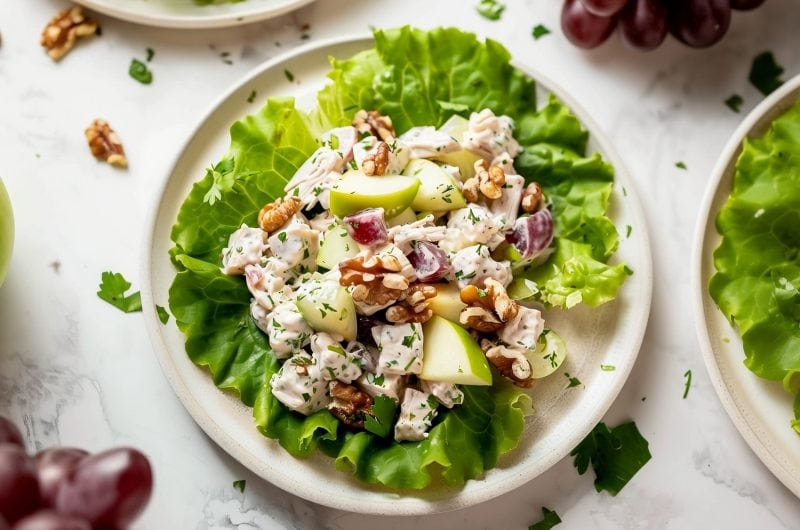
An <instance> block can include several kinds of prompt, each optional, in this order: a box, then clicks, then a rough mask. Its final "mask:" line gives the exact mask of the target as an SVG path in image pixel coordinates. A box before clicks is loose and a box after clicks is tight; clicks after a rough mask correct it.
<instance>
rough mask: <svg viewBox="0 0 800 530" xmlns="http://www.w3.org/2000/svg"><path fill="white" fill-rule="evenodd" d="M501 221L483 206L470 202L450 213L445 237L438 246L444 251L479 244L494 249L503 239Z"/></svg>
mask: <svg viewBox="0 0 800 530" xmlns="http://www.w3.org/2000/svg"><path fill="white" fill-rule="evenodd" d="M505 228H506V226H505V223H504V222H503V221H498V219H497V218H495V216H494V215H492V212H490V211H489V210H488V209H487V208H486V207H485V206H482V205H480V204H475V203H471V204H469V205H467V207H466V208H461V209H458V210H455V211H453V212H451V213H450V220H449V221H448V222H447V233H446V235H445V238H444V239H443V240H441V241H440V242H439V247H441V248H442V250H444V251H445V252H456V251H458V250H461V249H463V248H466V247H469V246H472V245H476V244H481V245H487V246H488V247H489V249H490V250H494V249H495V248H497V246H498V245H499V244H500V243H502V242H503V241H504V240H505V235H504V234H503V230H504V229H505Z"/></svg>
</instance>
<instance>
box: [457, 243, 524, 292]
mask: <svg viewBox="0 0 800 530" xmlns="http://www.w3.org/2000/svg"><path fill="white" fill-rule="evenodd" d="M450 261H451V263H452V264H453V269H454V270H455V273H454V277H455V280H456V282H458V287H459V288H460V289H463V288H464V287H466V286H467V285H477V286H479V287H480V286H482V285H483V282H484V280H486V279H487V278H494V279H495V280H497V281H498V282H500V283H501V284H503V287H507V286H508V284H510V283H511V280H512V279H513V277H512V276H511V263H510V262H509V261H507V260H503V261H495V260H494V258H492V256H491V254H490V252H489V247H487V246H486V245H475V246H472V247H467V248H465V249H463V250H459V251H458V252H456V253H455V254H454V255H453V257H452V258H451V259H450Z"/></svg>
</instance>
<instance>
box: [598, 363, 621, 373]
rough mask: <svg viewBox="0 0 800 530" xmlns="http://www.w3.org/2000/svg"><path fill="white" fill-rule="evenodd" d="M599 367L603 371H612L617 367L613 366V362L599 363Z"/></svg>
mask: <svg viewBox="0 0 800 530" xmlns="http://www.w3.org/2000/svg"><path fill="white" fill-rule="evenodd" d="M600 369H601V370H602V371H604V372H613V371H614V370H616V369H617V367H616V366H614V365H613V364H601V365H600Z"/></svg>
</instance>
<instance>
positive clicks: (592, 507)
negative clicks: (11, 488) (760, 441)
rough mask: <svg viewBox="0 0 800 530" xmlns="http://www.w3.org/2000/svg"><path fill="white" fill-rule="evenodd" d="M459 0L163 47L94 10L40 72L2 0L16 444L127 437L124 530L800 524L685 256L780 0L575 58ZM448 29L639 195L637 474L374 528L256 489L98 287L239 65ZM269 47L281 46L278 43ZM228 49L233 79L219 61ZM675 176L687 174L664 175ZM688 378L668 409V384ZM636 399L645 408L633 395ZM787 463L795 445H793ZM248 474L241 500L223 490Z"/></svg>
mask: <svg viewBox="0 0 800 530" xmlns="http://www.w3.org/2000/svg"><path fill="white" fill-rule="evenodd" d="M474 3H476V2H473V1H472V0H462V1H458V0H451V1H438V2H432V1H430V0H404V1H403V2H389V1H386V0H384V1H381V2H378V1H374V0H373V1H370V0H319V1H318V2H317V3H316V4H315V5H312V6H310V7H308V8H305V9H303V10H301V11H299V12H297V13H295V14H293V15H289V16H286V17H282V18H279V19H276V20H274V21H272V22H269V23H264V24H257V25H253V26H248V27H244V28H239V29H233V30H219V31H210V32H176V31H167V30H155V29H148V28H143V27H139V26H134V25H130V24H126V23H122V22H118V21H114V20H110V19H106V18H104V17H100V20H101V22H102V26H103V36H102V37H101V38H99V39H95V40H94V41H93V42H90V43H87V44H86V45H81V46H80V47H79V48H78V49H77V50H75V51H74V52H73V53H72V54H70V55H69V56H67V57H66V58H65V60H63V61H62V62H61V63H59V64H54V63H53V62H52V61H50V59H49V58H47V57H46V55H45V54H44V53H43V51H42V50H41V48H40V47H39V45H38V35H39V32H40V30H41V28H42V26H43V24H44V22H45V21H46V20H47V19H48V18H49V17H50V16H51V15H52V14H53V13H54V12H55V11H56V10H57V9H60V8H61V7H63V5H64V4H63V3H62V2H60V1H58V0H4V1H3V2H0V34H2V46H1V47H0V154H2V157H0V176H1V177H2V178H3V179H4V180H5V182H6V185H7V187H8V189H9V192H10V195H11V197H12V201H13V204H14V207H15V210H16V221H17V243H16V249H15V253H14V258H13V262H12V265H11V270H10V275H9V278H8V281H7V282H6V284H5V285H4V286H3V288H2V289H1V290H0V337H2V342H0V413H2V414H6V415H10V416H11V417H12V418H13V419H14V420H16V421H17V422H20V423H22V424H24V428H25V435H26V437H27V440H28V443H29V446H30V448H32V449H33V448H40V447H44V446H49V445H52V444H68V445H79V446H84V447H87V448H89V449H94V450H98V449H101V448H104V447H108V446H110V445H112V444H131V445H135V446H137V447H140V448H142V449H143V450H144V451H146V452H147V453H148V454H149V455H150V457H151V459H152V461H153V463H154V465H155V470H156V479H157V487H156V491H155V496H154V498H153V501H152V503H151V505H150V506H149V508H148V510H147V512H146V513H145V515H144V517H143V518H142V519H141V520H140V521H139V523H138V524H137V528H140V529H195V528H196V529H202V530H207V529H212V528H213V529H218V528H237V529H239V530H245V529H248V530H250V529H278V528H299V529H311V528H330V529H348V530H362V529H364V530H366V529H371V528H375V527H380V528H384V529H406V528H409V529H410V528H414V529H416V530H427V529H434V528H435V529H441V530H446V529H465V528H491V529H503V530H504V529H522V528H527V525H528V524H530V523H532V522H534V521H536V520H538V519H539V507H540V506H542V505H545V506H549V507H551V508H555V509H556V510H557V511H558V513H559V514H560V515H561V517H562V519H563V520H564V524H563V525H562V526H561V527H560V528H601V529H615V528H623V529H635V528H647V529H650V528H675V529H694V528H729V529H739V528H741V529H749V528H759V529H762V530H768V529H773V528H774V529H782V528H787V529H790V528H798V527H800V501H798V499H797V498H795V497H794V496H793V495H792V494H791V493H789V491H788V490H787V489H785V488H784V487H783V486H782V485H781V484H780V483H779V482H778V481H777V480H775V479H774V478H773V477H772V475H771V474H770V473H769V471H768V470H767V469H766V468H765V467H764V466H763V465H762V464H761V463H760V462H759V461H758V460H757V459H756V457H755V456H754V455H753V453H752V452H751V451H750V449H749V448H748V447H747V446H746V445H745V443H744V442H743V441H742V439H741V438H740V436H739V435H738V432H737V431H736V430H735V429H734V427H733V424H732V423H731V422H730V420H729V419H728V418H727V416H726V415H725V413H724V411H723V409H722V407H721V405H720V404H719V402H718V400H717V397H716V395H715V394H714V392H713V389H712V388H711V385H710V382H709V380H708V377H707V375H706V373H705V368H704V366H703V363H702V360H701V357H700V354H699V351H698V345H697V342H696V339H695V335H694V327H693V323H692V315H691V311H690V292H689V270H688V269H689V265H688V264H689V252H690V251H689V249H690V239H691V235H692V232H693V229H694V223H695V218H696V214H697V208H698V205H699V203H700V196H701V194H702V191H703V189H704V187H705V183H706V181H707V177H708V174H709V171H710V169H711V167H712V165H713V163H714V161H715V159H716V156H717V154H718V152H719V151H720V150H721V148H722V146H723V144H724V143H725V141H726V139H727V137H728V135H729V134H730V133H731V132H732V131H733V129H734V128H735V126H736V125H737V123H738V121H739V120H740V119H741V118H742V115H739V114H735V113H733V112H731V111H730V110H729V109H728V108H727V107H725V106H724V105H723V103H722V102H723V100H724V99H725V98H726V97H728V96H729V95H730V94H732V93H734V92H735V93H739V94H741V95H742V96H744V98H745V105H744V108H743V112H746V111H747V110H749V109H750V108H752V107H753V106H754V105H755V104H756V103H757V101H759V100H760V96H759V95H758V94H757V93H756V91H755V89H753V88H752V87H751V86H750V85H749V84H748V82H747V73H748V70H749V66H750V59H751V58H752V57H753V56H754V55H755V54H757V53H758V52H761V51H763V50H766V49H770V50H772V51H774V52H775V55H776V57H777V58H778V60H779V61H780V62H781V63H782V64H783V65H784V66H785V67H786V69H787V72H788V74H787V75H791V74H793V73H796V72H798V71H800V56H798V55H797V53H796V49H797V44H798V33H797V28H798V27H800V11H798V10H797V8H796V4H795V0H768V1H767V5H766V6H765V7H764V8H762V9H760V10H758V11H755V12H753V13H749V14H745V15H742V14H737V15H736V16H735V18H734V21H733V27H732V31H731V32H730V34H729V35H728V36H727V37H726V39H725V40H724V41H723V42H722V44H720V45H718V46H717V47H715V48H713V49H711V50H707V51H702V52H698V51H692V50H689V49H686V48H684V47H682V46H680V45H678V44H676V43H674V42H669V43H668V44H667V45H665V46H664V47H662V48H661V49H660V50H658V51H657V52H655V53H651V54H648V55H642V54H639V53H636V52H632V51H629V50H627V49H625V48H624V47H623V46H622V45H621V44H620V43H618V42H616V40H614V41H613V42H611V43H609V44H607V45H606V46H605V47H603V48H602V49H601V50H599V51H596V52H593V53H584V52H581V51H578V50H576V49H574V48H572V47H571V46H569V45H568V44H567V42H566V41H565V39H564V38H563V37H562V36H561V35H560V34H559V32H558V31H555V32H554V34H552V35H549V36H547V37H545V38H543V39H541V40H539V41H534V40H533V39H532V37H531V36H530V31H531V28H532V26H533V25H535V24H537V23H544V24H546V25H547V26H549V27H550V28H552V29H554V30H555V29H556V28H557V26H558V6H557V4H559V3H560V2H557V1H555V0H525V1H521V0H508V2H507V3H508V4H509V7H508V9H507V10H506V12H505V14H504V16H503V18H502V20H501V21H500V22H490V21H487V20H485V19H483V18H481V17H479V16H478V15H477V14H475V12H474V10H473V9H472V4H474ZM401 23H413V24H417V25H420V26H425V27H428V26H434V25H441V24H454V25H458V26H461V27H463V28H468V29H471V30H475V31H477V32H479V33H481V34H484V35H487V36H490V37H493V38H495V39H497V40H499V41H501V42H502V43H504V44H505V45H507V46H508V47H509V48H510V49H511V51H512V53H513V54H514V55H515V56H516V57H518V58H520V59H521V60H524V61H525V62H527V63H529V64H531V65H533V66H535V67H537V68H538V69H540V70H541V71H542V72H544V73H545V74H547V75H549V76H550V77H551V78H552V79H554V80H555V81H557V82H558V83H560V84H561V85H562V86H563V87H564V88H566V89H567V90H569V91H571V92H572V93H573V94H574V95H576V96H577V97H578V98H579V99H580V100H581V102H582V103H583V105H584V106H585V107H586V108H587V109H588V110H589V111H590V112H591V113H592V114H593V115H594V116H595V118H596V120H597V121H598V122H599V124H600V126H601V127H602V128H603V129H604V130H605V131H606V132H607V133H608V134H609V135H610V137H611V138H612V140H613V141H614V143H615V145H616V148H617V149H618V150H619V151H620V153H621V155H622V158H623V159H624V160H625V162H626V164H627V165H628V167H629V169H630V171H631V173H632V174H633V176H634V178H635V180H636V182H637V184H638V189H639V192H640V194H641V196H642V198H643V202H644V205H645V210H646V214H647V217H648V222H649V230H650V235H651V238H652V241H653V249H654V262H655V274H656V282H655V293H654V302H653V308H652V314H651V318H650V325H649V327H648V330H647V335H646V337H645V342H644V346H643V349H642V352H641V354H640V357H639V361H638V363H637V365H636V367H635V369H634V371H633V373H632V375H631V378H630V380H629V381H628V383H627V385H626V386H625V389H624V390H623V392H622V394H621V395H620V397H619V399H617V401H616V403H615V404H614V406H613V407H612V409H611V411H610V412H609V414H608V415H607V418H606V419H607V420H608V421H609V422H611V423H616V422H619V421H621V420H624V419H628V418H632V419H634V420H636V422H637V424H638V426H639V428H640V429H641V431H642V432H643V433H644V434H645V436H646V437H647V438H648V439H649V441H650V446H651V450H652V453H653V459H652V460H651V462H650V463H648V464H647V465H646V466H645V467H644V469H643V470H642V471H641V472H640V473H639V474H638V475H637V476H636V477H635V478H634V480H633V481H632V482H631V483H630V484H629V485H628V486H627V487H626V488H625V490H624V491H623V492H622V493H621V494H620V495H619V496H617V497H616V498H612V497H609V496H607V495H606V494H598V493H596V492H595V491H594V487H593V485H592V480H591V478H590V476H589V475H586V476H583V477H580V476H578V475H577V473H576V472H575V470H574V468H573V466H572V463H571V461H570V460H568V459H567V460H564V461H562V462H560V463H559V464H558V465H556V466H555V467H554V468H553V469H552V470H550V471H549V472H547V473H545V474H544V475H542V476H541V477H539V478H538V479H536V480H535V481H533V482H531V483H529V484H528V485H526V486H524V487H522V488H520V489H519V490H517V491H514V492H512V493H510V494H507V495H505V496H503V497H501V498H499V499H497V500H495V501H493V502H491V503H488V504H484V505H479V506H476V507H473V508H470V509H466V510H462V511H459V512H454V513H449V514H442V515H437V516H430V517H426V518H409V519H402V518H396V519H395V518H376V517H366V516H359V515H354V514H350V513H346V512H339V511H335V510H331V509H327V508H323V507H320V506H317V505H313V504H311V503H308V502H306V501H303V500H301V499H298V498H296V497H293V496H291V495H288V494H286V493H283V492H282V491H280V490H278V489H277V488H275V487H273V486H271V485H270V484H268V483H265V482H263V481H260V480H259V479H257V478H256V477H255V476H253V475H252V474H251V473H249V472H248V471H247V470H246V469H244V468H242V467H241V466H240V465H238V464H237V463H236V462H234V461H233V460H232V459H231V458H229V457H228V456H227V455H226V454H224V453H223V452H222V451H221V450H220V449H218V448H217V447H216V446H215V445H214V444H213V442H211V441H210V440H209V439H208V438H207V437H206V436H205V435H204V434H203V432H202V431H200V429H199V428H198V427H197V426H196V425H195V424H194V422H193V421H192V419H191V418H190V417H189V415H188V414H187V413H186V412H185V410H184V409H183V407H182V406H181V404H180V402H179V401H178V400H177V398H176V397H175V396H174V394H173V392H172V390H171V388H170V387H169V385H168V383H167V381H166V380H165V379H164V378H163V376H162V375H161V372H160V370H159V367H158V364H157V362H156V360H155V358H154V356H153V354H152V352H151V348H150V344H149V342H148V339H147V335H146V333H145V330H144V326H143V323H142V319H141V315H137V314H134V315H125V314H122V313H120V312H118V311H116V310H114V309H113V308H112V307H110V306H108V305H107V304H105V303H103V302H101V301H100V300H99V299H98V298H97V297H96V296H95V291H96V288H97V284H98V282H99V278H100V273H101V272H102V271H104V270H109V269H111V270H114V271H119V272H122V273H124V274H125V275H126V276H127V277H128V278H130V279H132V280H133V282H134V284H135V286H137V287H138V281H137V275H138V270H137V269H138V264H139V257H140V246H141V244H140V240H141V238H142V234H143V230H142V227H143V222H144V219H145V218H146V215H147V213H146V209H147V207H148V206H149V204H150V202H151V201H152V199H153V193H154V190H155V189H156V188H157V186H158V184H159V182H161V180H162V179H164V178H165V177H166V171H167V169H168V166H169V163H170V161H171V160H172V158H173V157H174V156H175V152H176V149H177V148H178V146H179V145H180V144H181V142H182V141H183V139H184V138H185V136H186V135H187V133H188V132H189V131H190V129H191V128H192V127H193V125H194V124H195V122H196V120H197V119H198V118H199V113H201V112H202V111H203V110H204V109H206V108H207V106H208V105H209V104H210V103H211V102H212V101H213V100H214V99H215V98H216V97H217V95H218V94H219V93H221V91H222V90H224V89H225V88H226V87H227V86H228V85H229V84H231V83H232V82H233V81H235V80H236V79H237V78H239V77H241V76H242V75H243V74H244V73H245V72H247V71H248V69H250V68H251V67H253V66H255V65H257V64H259V63H260V62H261V61H263V60H265V59H267V58H270V57H273V56H275V55H277V54H279V53H281V52H282V51H284V50H286V49H287V48H290V47H293V46H296V45H298V44H301V43H302V42H303V41H302V40H301V38H300V35H301V32H302V30H301V29H300V28H301V27H302V26H303V25H304V24H310V29H308V33H310V35H311V39H312V40H313V39H318V38H322V37H330V36H337V35H344V34H349V33H357V32H362V31H364V30H366V29H367V28H368V26H370V25H376V26H393V25H398V24H401ZM278 43H279V44H278ZM146 47H151V48H153V49H154V50H155V51H156V57H155V59H154V61H153V63H152V70H153V72H154V82H153V84H152V85H151V86H143V85H140V84H138V83H136V82H135V81H133V80H131V79H130V78H129V77H128V74H127V68H128V64H129V62H130V59H131V57H133V56H137V57H143V56H144V55H145V48H146ZM224 51H228V52H230V53H231V58H232V60H233V64H232V65H228V64H225V63H224V62H223V61H222V59H221V58H220V53H221V52H224ZM97 116H102V117H105V118H106V119H107V120H108V121H109V122H110V123H111V124H112V125H113V126H114V127H115V128H116V129H117V131H118V132H119V134H120V136H121V137H122V140H123V141H124V143H125V147H126V149H127V151H128V155H129V158H130V161H131V167H130V169H129V170H127V171H119V170H115V169H112V168H110V167H108V166H106V165H104V164H98V163H96V162H95V161H94V160H93V159H92V158H91V156H90V155H89V153H88V150H87V148H86V145H85V141H84V139H83V129H84V127H85V126H86V125H87V124H88V123H89V122H90V121H91V120H92V119H93V118H95V117H97ZM679 160H680V161H684V162H685V163H686V165H687V166H688V171H682V170H680V169H677V168H676V167H675V163H676V162H677V161H679ZM687 369H691V370H692V371H693V373H694V379H693V384H692V388H691V391H690V393H689V396H688V398H687V399H686V400H684V399H682V394H683V384H684V378H683V373H684V372H685V371H686V370H687ZM645 397H646V400H645V399H644V398H645ZM799 450H800V449H799ZM237 479H246V480H247V490H246V492H245V493H244V494H241V493H239V492H238V491H236V490H234V489H233V488H232V486H231V483H232V481H234V480H237Z"/></svg>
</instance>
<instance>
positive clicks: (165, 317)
mask: <svg viewBox="0 0 800 530" xmlns="http://www.w3.org/2000/svg"><path fill="white" fill-rule="evenodd" d="M156 313H158V319H159V320H160V321H161V323H162V324H166V323H167V322H169V313H167V310H166V309H164V308H163V307H161V306H160V305H157V306H156Z"/></svg>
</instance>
